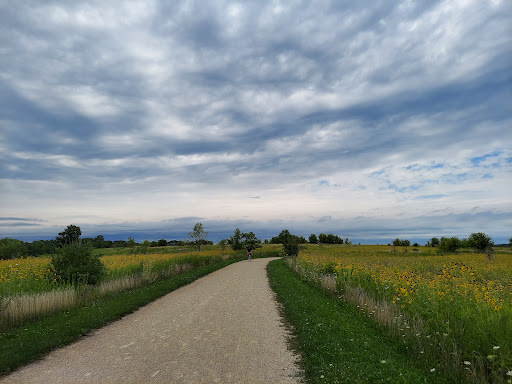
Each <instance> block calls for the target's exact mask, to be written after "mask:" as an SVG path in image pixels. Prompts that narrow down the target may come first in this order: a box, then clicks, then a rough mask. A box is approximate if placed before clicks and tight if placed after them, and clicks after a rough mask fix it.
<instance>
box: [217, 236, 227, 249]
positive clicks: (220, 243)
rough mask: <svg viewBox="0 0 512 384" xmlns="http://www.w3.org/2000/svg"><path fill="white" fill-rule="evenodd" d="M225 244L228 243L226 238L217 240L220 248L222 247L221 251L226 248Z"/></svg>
mask: <svg viewBox="0 0 512 384" xmlns="http://www.w3.org/2000/svg"><path fill="white" fill-rule="evenodd" d="M227 245H228V240H226V239H222V240H221V241H219V246H220V249H222V250H223V251H224V250H226V246H227Z"/></svg>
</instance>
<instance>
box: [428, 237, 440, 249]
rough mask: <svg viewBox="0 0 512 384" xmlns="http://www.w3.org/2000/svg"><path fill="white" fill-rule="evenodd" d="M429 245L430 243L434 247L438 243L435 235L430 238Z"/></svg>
mask: <svg viewBox="0 0 512 384" xmlns="http://www.w3.org/2000/svg"><path fill="white" fill-rule="evenodd" d="M430 245H432V247H436V246H438V245H439V239H438V238H437V237H433V238H431V239H430Z"/></svg>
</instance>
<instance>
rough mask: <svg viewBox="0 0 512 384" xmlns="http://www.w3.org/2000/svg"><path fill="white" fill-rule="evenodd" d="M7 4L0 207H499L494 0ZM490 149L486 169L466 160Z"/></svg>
mask: <svg viewBox="0 0 512 384" xmlns="http://www.w3.org/2000/svg"><path fill="white" fill-rule="evenodd" d="M0 7H1V9H0V14H1V15H2V16H1V17H2V23H1V24H0V42H1V45H0V46H1V48H0V49H1V53H2V55H1V57H3V59H0V64H1V68H2V71H1V73H0V103H2V106H3V108H2V111H1V112H0V124H1V126H2V131H1V133H0V156H1V162H0V177H1V178H2V185H1V186H0V194H2V197H3V200H5V201H6V202H8V204H6V208H8V209H7V210H5V215H6V216H7V215H9V216H13V217H18V216H19V217H22V216H27V217H28V216H32V215H37V216H38V217H44V218H45V220H47V221H48V225H54V224H55V225H57V224H58V223H61V224H62V222H63V220H64V219H63V217H68V214H67V211H70V210H71V211H73V212H75V213H76V217H77V218H82V217H84V218H85V217H90V218H89V219H87V220H92V221H91V222H90V223H91V225H93V224H94V225H100V224H101V223H104V222H108V223H112V225H114V224H115V223H120V222H123V220H127V222H135V221H133V220H132V219H133V217H135V216H137V217H144V219H145V220H147V221H148V222H159V220H160V219H161V217H162V213H161V212H162V210H169V211H170V212H171V214H172V215H176V217H184V216H187V215H191V216H197V217H203V218H204V219H209V220H213V219H214V218H222V220H220V219H219V220H220V221H219V222H221V221H222V222H225V221H226V220H227V222H230V223H231V222H232V221H236V217H237V216H240V217H244V216H250V217H255V216H258V217H257V218H258V219H259V220H261V221H262V222H266V223H269V225H270V222H271V221H272V220H280V219H282V220H284V221H283V222H290V223H293V222H295V220H296V219H297V218H298V217H300V218H304V217H309V216H311V214H312V212H313V211H314V209H313V207H317V209H318V210H319V211H318V212H316V213H317V217H319V218H321V217H328V216H330V217H332V220H331V221H334V222H335V221H336V220H341V219H343V218H347V219H348V218H351V217H356V216H358V214H361V213H364V212H365V211H366V210H367V209H373V208H378V207H386V206H387V207H389V208H390V209H389V210H387V211H386V215H387V216H386V217H387V218H389V219H392V218H393V217H394V213H393V212H394V211H401V210H402V209H405V208H403V207H402V205H403V204H406V205H407V209H410V210H413V211H418V212H419V213H418V215H419V216H418V217H423V216H421V215H422V214H423V213H424V211H425V208H424V202H425V200H427V201H430V202H432V201H435V202H436V204H438V205H439V207H440V208H447V209H449V210H451V211H450V212H451V214H452V216H451V217H452V219H451V220H452V221H453V222H456V220H459V219H460V216H457V215H459V214H461V212H463V211H464V210H466V209H468V207H469V206H470V205H479V204H485V209H486V211H487V212H494V210H496V209H504V208H505V207H506V206H507V204H508V206H509V205H510V198H508V197H506V196H505V195H504V194H503V193H501V192H500V191H501V190H503V189H504V188H506V187H507V185H508V186H510V183H509V182H508V184H507V180H510V172H511V165H510V161H508V162H507V161H506V160H505V159H506V158H510V157H511V156H512V155H511V153H510V149H509V148H507V147H506V145H505V143H504V140H503V138H504V137H507V135H509V133H508V130H507V129H508V128H507V127H509V126H510V124H511V123H512V114H511V110H510V102H511V101H512V89H511V88H510V86H509V84H510V83H511V81H512V75H511V73H510V70H509V67H510V63H511V62H512V49H511V46H512V44H511V38H510V36H512V30H511V29H512V27H510V26H511V25H512V23H511V21H512V7H511V6H510V4H508V3H507V2H506V1H497V2H492V3H491V2H489V3H479V4H470V3H467V4H465V3H461V4H456V3H452V2H445V1H435V2H434V1H432V2H428V3H421V4H420V3H418V4H409V3H407V2H380V3H375V2H358V3H357V4H355V3H354V4H341V3H339V2H330V1H321V2H316V3H315V4H314V6H313V5H311V4H309V3H307V2H296V3H272V4H270V3H268V4H262V3H261V2H252V1H247V2H244V3H234V2H231V1H222V2H215V3H213V4H208V5H206V4H204V3H200V2H186V3H185V2H172V3H169V2H163V1H156V0H155V1H146V2H140V3H137V4H129V3H118V2H108V3H105V2H100V1H97V2H87V3H85V2H73V3H69V4H64V3H61V2H44V3H34V2H31V1H20V2H17V5H16V7H12V6H7V5H5V4H4V5H0ZM490 153H497V154H500V155H499V156H500V158H499V164H500V167H499V169H498V168H492V167H491V168H489V169H488V170H487V171H486V173H485V174H483V173H482V172H481V171H480V168H484V167H489V165H487V164H485V163H484V162H483V161H482V162H481V164H480V161H473V164H472V166H474V168H475V169H472V168H471V166H470V165H471V160H470V159H475V158H480V157H482V158H483V159H485V156H487V155H488V154H490ZM414 164H417V166H416V168H415V169H414V170H415V174H416V175H415V176H414V177H413V176H412V170H407V169H406V167H408V166H413V165H414ZM431 164H448V166H447V168H448V169H447V170H445V172H440V170H439V169H437V170H436V169H434V170H432V169H429V166H431ZM381 169H386V170H387V171H386V172H385V175H384V176H382V177H376V176H375V175H374V176H372V175H373V174H374V172H375V171H377V170H381ZM489 170H490V171H489ZM320 180H326V181H327V182H328V183H329V185H338V186H340V187H338V188H336V189H335V190H334V189H332V188H323V189H320V188H316V187H315V188H313V187H311V186H312V185H314V183H315V182H318V181H320ZM481 180H485V182H486V185H483V184H482V181H481ZM311 183H312V184H311ZM352 183H354V185H353V184H352ZM305 186H309V187H305ZM308 188H309V189H308ZM445 189H446V190H445ZM242 196H243V197H242ZM254 196H258V197H260V198H259V199H247V197H254ZM290 196H291V198H290ZM358 199H359V200H358ZM248 200H249V203H247V201H248ZM345 200H349V201H350V204H349V205H350V210H351V211H350V212H346V211H345V209H346V205H345V203H344V201H345ZM22 201H28V203H26V204H22ZM290 201H292V202H293V203H291V202H290ZM455 201H458V202H461V201H462V202H464V204H463V207H459V206H458V205H456V204H454V202H455ZM76 202H79V204H76ZM196 202H199V203H196ZM208 202H210V204H208ZM302 202H303V203H302ZM414 202H416V203H415V204H416V205H414ZM368 205H371V207H367V206H368ZM43 207H44V209H43ZM71 207H73V208H72V209H71ZM187 207H189V211H190V212H188V213H187V212H185V211H186V208H187ZM220 207H224V208H223V209H221V208H220ZM352 210H357V211H359V212H352ZM3 211H4V209H3ZM91 212H92V213H91ZM92 218H94V219H92ZM301 220H302V219H301ZM316 220H317V219H311V220H310V222H311V223H310V224H311V225H312V226H314V225H316V224H315V223H316ZM446 220H448V219H446ZM479 220H483V218H482V217H480V218H479ZM500 220H503V218H501V219H500ZM331 221H329V223H330V222H331ZM93 222H94V223H93ZM308 222H309V221H308ZM325 223H327V221H326V222H323V224H324V225H325ZM482 223H483V222H482ZM219 225H220V224H219ZM367 225H368V231H369V232H368V233H370V232H371V231H370V230H371V228H370V227H371V226H370V224H367ZM415 225H416V226H418V224H415ZM102 228H103V227H102ZM406 228H410V227H409V226H407V227H406Z"/></svg>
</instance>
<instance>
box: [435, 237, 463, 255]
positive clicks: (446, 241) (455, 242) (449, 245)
mask: <svg viewBox="0 0 512 384" xmlns="http://www.w3.org/2000/svg"><path fill="white" fill-rule="evenodd" d="M461 245H462V244H461V241H460V240H459V238H458V237H441V241H440V242H439V249H440V250H441V251H444V252H457V249H459V248H460V247H461Z"/></svg>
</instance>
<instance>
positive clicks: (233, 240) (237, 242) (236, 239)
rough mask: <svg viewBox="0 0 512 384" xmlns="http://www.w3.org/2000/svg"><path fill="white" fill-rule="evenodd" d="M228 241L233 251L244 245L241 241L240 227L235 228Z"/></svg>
mask: <svg viewBox="0 0 512 384" xmlns="http://www.w3.org/2000/svg"><path fill="white" fill-rule="evenodd" d="M228 243H229V245H231V248H232V249H233V251H239V250H241V249H243V247H244V245H243V243H242V231H240V228H237V229H235V233H234V234H233V236H230V237H229V240H228Z"/></svg>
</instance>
